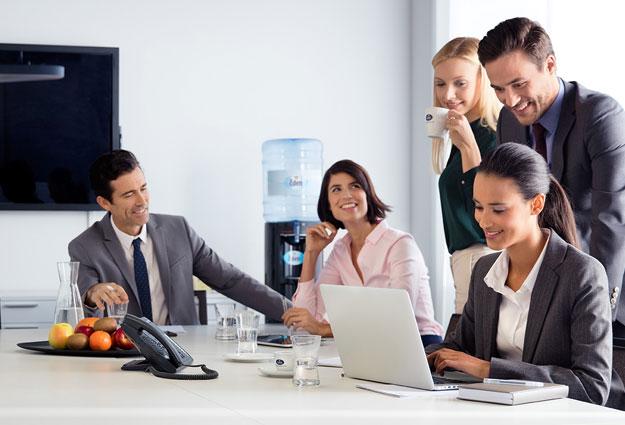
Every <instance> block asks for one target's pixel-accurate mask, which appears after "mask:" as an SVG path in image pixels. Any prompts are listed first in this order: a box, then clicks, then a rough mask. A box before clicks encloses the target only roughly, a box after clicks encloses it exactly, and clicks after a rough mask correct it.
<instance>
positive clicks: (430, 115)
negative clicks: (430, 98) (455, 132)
mask: <svg viewBox="0 0 625 425" xmlns="http://www.w3.org/2000/svg"><path fill="white" fill-rule="evenodd" d="M432 118H434V117H433V116H432V114H427V115H426V116H425V120H426V121H432Z"/></svg>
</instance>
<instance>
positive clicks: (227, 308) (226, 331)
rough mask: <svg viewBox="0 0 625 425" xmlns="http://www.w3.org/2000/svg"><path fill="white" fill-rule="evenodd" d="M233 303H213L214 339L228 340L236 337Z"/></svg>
mask: <svg viewBox="0 0 625 425" xmlns="http://www.w3.org/2000/svg"><path fill="white" fill-rule="evenodd" d="M234 312H235V304H215V318H216V319H217V323H216V324H217V326H216V327H215V339H219V340H223V341H228V340H232V339H237V322H236V316H235V314H234Z"/></svg>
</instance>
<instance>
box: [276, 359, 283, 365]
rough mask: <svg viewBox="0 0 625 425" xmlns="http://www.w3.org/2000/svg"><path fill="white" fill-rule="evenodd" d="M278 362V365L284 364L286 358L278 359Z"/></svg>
mask: <svg viewBox="0 0 625 425" xmlns="http://www.w3.org/2000/svg"><path fill="white" fill-rule="evenodd" d="M276 364H277V365H278V366H282V365H283V364H284V360H282V359H276Z"/></svg>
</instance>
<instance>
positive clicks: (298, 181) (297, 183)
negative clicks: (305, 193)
mask: <svg viewBox="0 0 625 425" xmlns="http://www.w3.org/2000/svg"><path fill="white" fill-rule="evenodd" d="M288 185H289V187H302V186H304V180H302V177H301V176H291V177H289V183H288Z"/></svg>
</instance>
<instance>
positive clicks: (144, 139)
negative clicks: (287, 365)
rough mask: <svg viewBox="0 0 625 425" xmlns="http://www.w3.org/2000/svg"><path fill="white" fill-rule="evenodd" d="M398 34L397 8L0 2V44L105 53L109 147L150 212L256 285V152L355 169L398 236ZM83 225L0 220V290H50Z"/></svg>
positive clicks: (332, 0) (40, 218)
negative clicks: (131, 157)
mask: <svg viewBox="0 0 625 425" xmlns="http://www.w3.org/2000/svg"><path fill="white" fill-rule="evenodd" d="M410 28H411V27H410V2H409V1H408V0H392V1H389V0H340V1H336V0H311V1H290V0H264V1H254V0H223V1H215V0H213V1H201V0H196V1H192V0H178V1H175V2H174V1H164V0H162V1H156V0H135V1H122V0H109V1H106V2H87V1H84V0H67V1H63V2H58V1H54V0H31V1H15V0H14V1H2V2H0V40H2V42H4V43H34V44H67V45H86V46H92V45H93V46H115V47H119V48H120V125H121V126H122V132H123V142H122V143H123V147H125V148H127V149H130V150H132V151H134V152H135V153H136V154H137V156H138V157H139V159H140V160H141V161H142V163H143V166H144V169H145V171H146V174H147V177H148V183H149V185H150V190H151V195H152V211H154V212H164V213H173V214H183V215H185V216H186V217H187V218H188V219H189V221H190V222H191V224H192V225H193V226H194V227H195V228H196V230H197V231H198V232H199V233H200V234H201V235H203V236H204V237H205V239H206V240H207V242H208V244H209V245H211V246H212V247H213V248H215V249H216V250H217V251H218V252H219V253H220V254H221V255H222V256H224V257H225V258H226V259H228V260H229V261H231V262H233V263H234V264H236V265H237V266H239V267H241V268H242V269H244V270H246V271H248V272H249V273H251V274H252V275H253V276H255V277H256V278H258V279H260V280H262V279H263V273H264V271H263V267H264V266H263V258H264V249H263V243H264V242H263V219H262V175H261V151H260V148H261V144H262V142H263V141H264V140H267V139H270V138H277V137H294V136H295V137H297V136H303V137H313V138H318V139H320V140H322V142H323V144H324V149H325V153H324V160H325V164H326V166H327V165H330V164H331V163H332V162H334V161H336V160H338V159H341V158H352V159H354V160H356V161H358V162H360V163H362V164H363V165H364V166H365V167H366V168H367V169H368V170H369V171H370V173H371V175H372V177H373V179H374V181H375V183H376V188H377V190H378V193H379V194H380V196H381V198H382V199H383V200H384V201H385V202H387V203H390V204H391V205H393V206H394V212H393V213H392V214H391V216H390V220H389V221H390V223H391V224H392V225H393V226H396V227H398V228H400V229H404V230H410V221H411V217H410V187H411V184H410V167H411V164H410V155H409V153H410V149H411V147H410V146H411V137H410V131H411V123H410V120H411V116H410V111H411V109H410V104H411V83H410V65H411V62H410V60H411V59H410V48H411V40H410V37H411V33H410ZM96 216H99V214H98V215H94V216H93V217H96ZM88 220H89V217H88V214H87V213H80V212H7V211H2V212H0V235H1V236H0V270H1V271H2V274H1V277H0V290H12V289H33V290H40V289H48V290H55V289H56V288H57V278H56V272H55V264H54V263H55V262H56V261H57V260H59V259H63V258H65V257H66V255H67V254H66V245H67V242H68V241H69V240H70V239H72V238H73V237H74V236H76V235H77V234H78V233H79V232H80V231H82V230H83V229H84V228H85V227H86V225H87V221H88Z"/></svg>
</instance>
